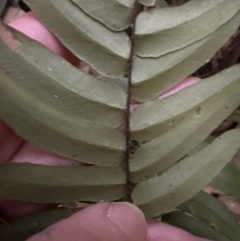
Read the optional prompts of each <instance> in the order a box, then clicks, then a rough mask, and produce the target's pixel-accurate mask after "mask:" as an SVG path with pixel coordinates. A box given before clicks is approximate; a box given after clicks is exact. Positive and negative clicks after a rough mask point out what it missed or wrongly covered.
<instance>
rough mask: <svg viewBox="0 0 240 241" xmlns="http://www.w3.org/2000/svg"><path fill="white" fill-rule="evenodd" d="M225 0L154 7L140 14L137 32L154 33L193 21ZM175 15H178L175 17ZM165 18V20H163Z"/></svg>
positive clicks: (193, 0)
mask: <svg viewBox="0 0 240 241" xmlns="http://www.w3.org/2000/svg"><path fill="white" fill-rule="evenodd" d="M223 1H225V0H215V1H214V2H211V0H206V1H205V2H206V3H205V4H203V2H202V1H198V0H191V1H190V2H188V3H186V4H184V5H181V6H178V7H171V8H169V9H164V10H161V9H152V10H151V11H150V12H147V11H146V12H142V13H141V14H139V15H138V18H137V26H136V34H152V33H155V32H160V31H163V30H166V29H171V28H174V27H177V26H179V25H181V24H184V23H186V22H189V21H192V20H194V19H196V18H198V17H200V16H201V15H203V14H204V13H206V12H208V11H211V10H212V9H214V8H215V7H216V6H217V5H219V3H221V2H223ZM173 16H176V17H175V18H173ZM163 19H164V21H162V20H163Z"/></svg>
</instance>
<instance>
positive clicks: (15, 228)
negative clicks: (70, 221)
mask: <svg viewBox="0 0 240 241" xmlns="http://www.w3.org/2000/svg"><path fill="white" fill-rule="evenodd" d="M78 211H80V209H77V210H76V209H65V208H56V209H52V210H49V211H45V212H40V213H37V214H32V215H28V216H27V217H23V218H20V219H18V220H16V221H12V222H10V223H6V224H3V225H0V239H1V240H3V241H16V240H17V241H26V239H27V238H29V237H31V236H32V235H34V234H36V233H39V232H41V231H43V230H44V229H46V228H47V227H49V226H50V225H52V224H54V223H56V222H58V221H60V220H62V219H65V218H68V217H70V216H71V215H73V214H74V213H76V212H78Z"/></svg>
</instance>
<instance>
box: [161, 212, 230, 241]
mask: <svg viewBox="0 0 240 241" xmlns="http://www.w3.org/2000/svg"><path fill="white" fill-rule="evenodd" d="M162 221H163V222H165V223H168V224H170V225H173V226H176V227H178V228H181V229H185V230H186V231H188V232H190V233H192V234H194V235H196V236H199V237H202V238H207V239H211V240H218V241H231V240H230V239H228V238H227V237H226V236H224V235H223V234H222V233H221V231H219V230H217V229H215V228H214V227H211V226H209V224H206V223H204V222H201V221H199V220H197V219H195V218H193V217H191V216H188V215H186V214H184V213H182V212H179V211H174V212H171V213H168V214H166V215H164V216H163V217H162Z"/></svg>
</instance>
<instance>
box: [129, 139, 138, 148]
mask: <svg viewBox="0 0 240 241" xmlns="http://www.w3.org/2000/svg"><path fill="white" fill-rule="evenodd" d="M131 145H132V146H135V147H139V142H138V141H136V140H132V141H131Z"/></svg>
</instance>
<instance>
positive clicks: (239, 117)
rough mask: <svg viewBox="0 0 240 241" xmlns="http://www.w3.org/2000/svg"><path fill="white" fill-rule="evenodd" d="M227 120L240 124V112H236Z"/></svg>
mask: <svg viewBox="0 0 240 241" xmlns="http://www.w3.org/2000/svg"><path fill="white" fill-rule="evenodd" d="M228 119H229V120H233V121H236V122H238V123H239V124H240V110H239V109H238V110H236V111H235V112H234V113H233V114H232V115H231V116H229V118H228Z"/></svg>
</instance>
